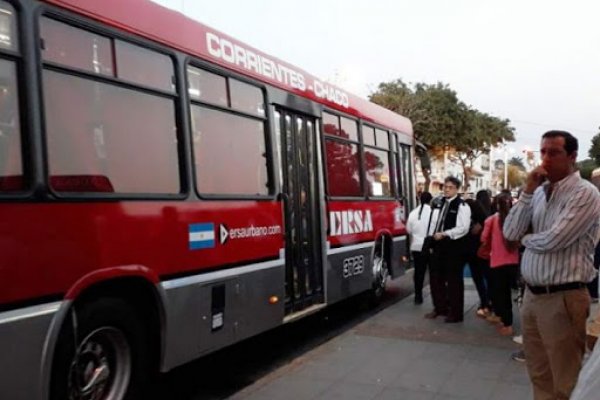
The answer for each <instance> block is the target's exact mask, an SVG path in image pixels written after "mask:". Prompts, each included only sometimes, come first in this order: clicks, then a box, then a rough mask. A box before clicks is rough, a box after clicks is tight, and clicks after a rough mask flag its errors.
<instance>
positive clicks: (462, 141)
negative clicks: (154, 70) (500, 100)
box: [452, 108, 515, 191]
mask: <svg viewBox="0 0 600 400" xmlns="http://www.w3.org/2000/svg"><path fill="white" fill-rule="evenodd" d="M458 123H459V124H461V125H462V128H463V132H462V133H461V135H460V136H458V137H455V138H454V143H453V145H452V147H453V148H454V151H455V156H454V157H453V158H454V159H455V160H458V161H459V162H460V164H461V166H462V168H463V174H464V177H465V183H464V188H465V189H464V190H465V191H468V189H469V186H470V181H471V176H472V175H473V163H474V162H475V160H476V159H477V158H478V157H479V156H481V155H482V154H485V153H489V152H490V151H491V148H492V146H495V145H497V144H498V143H501V142H505V141H513V140H515V138H514V128H512V127H511V126H510V121H509V120H501V119H499V118H496V117H493V116H491V115H488V114H486V113H482V112H480V111H477V110H474V109H471V108H467V109H465V114H464V119H463V120H462V121H458Z"/></svg>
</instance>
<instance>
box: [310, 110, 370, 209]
mask: <svg viewBox="0 0 600 400" xmlns="http://www.w3.org/2000/svg"><path fill="white" fill-rule="evenodd" d="M323 113H329V114H331V115H334V116H336V117H338V128H340V129H341V126H342V123H341V120H340V117H345V118H348V119H351V120H353V121H354V122H356V123H357V124H358V125H360V123H361V120H360V119H359V118H356V117H354V116H352V115H349V114H345V113H342V112H340V111H337V110H334V109H332V108H323V110H322V111H321V116H320V117H319V130H320V134H321V138H320V140H321V152H322V155H321V157H322V159H323V171H322V173H323V182H324V184H325V188H324V194H325V199H326V200H332V201H359V200H367V192H366V184H365V176H364V175H365V172H364V168H363V163H364V156H363V151H362V146H363V145H362V129H361V128H360V126H357V128H358V130H357V133H358V141H354V140H350V139H346V138H342V137H339V136H337V135H328V134H326V133H325V129H324V126H323ZM326 140H333V141H338V142H341V143H350V144H355V145H357V146H358V166H359V168H358V169H359V171H358V172H359V176H360V191H361V195H359V196H333V195H330V194H329V177H328V174H327V147H326Z"/></svg>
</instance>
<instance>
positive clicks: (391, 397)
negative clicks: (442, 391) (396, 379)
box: [375, 387, 436, 400]
mask: <svg viewBox="0 0 600 400" xmlns="http://www.w3.org/2000/svg"><path fill="white" fill-rule="evenodd" d="M435 396H436V394H435V393H433V392H426V391H418V390H412V389H407V388H400V387H398V388H386V389H384V390H383V391H382V392H381V393H379V395H378V396H377V397H375V400H433V399H434V398H435Z"/></svg>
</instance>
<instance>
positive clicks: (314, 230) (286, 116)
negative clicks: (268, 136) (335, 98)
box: [275, 108, 324, 314]
mask: <svg viewBox="0 0 600 400" xmlns="http://www.w3.org/2000/svg"><path fill="white" fill-rule="evenodd" d="M275 123H276V124H277V128H276V129H277V133H278V136H279V139H280V140H279V146H280V152H279V155H280V159H281V165H282V169H281V176H280V179H281V180H282V183H283V186H282V195H281V197H282V199H283V200H284V210H285V211H284V212H285V238H286V245H285V257H286V263H285V265H286V279H285V293H286V314H290V313H295V312H298V311H301V310H304V309H306V308H308V307H311V306H313V305H317V304H320V303H323V301H324V296H323V266H322V261H321V248H320V247H321V238H320V222H319V221H320V220H321V219H320V215H319V195H318V194H319V192H318V183H317V182H318V179H317V173H318V169H317V150H316V149H317V146H316V144H317V137H318V135H317V129H318V128H317V127H316V120H315V118H312V117H308V116H305V115H301V114H298V113H295V112H291V111H288V110H284V109H279V108H278V109H277V110H276V112H275Z"/></svg>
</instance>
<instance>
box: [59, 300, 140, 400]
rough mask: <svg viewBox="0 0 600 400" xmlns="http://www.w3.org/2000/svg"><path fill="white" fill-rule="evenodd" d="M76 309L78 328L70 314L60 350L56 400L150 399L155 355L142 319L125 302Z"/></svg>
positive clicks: (97, 301)
mask: <svg viewBox="0 0 600 400" xmlns="http://www.w3.org/2000/svg"><path fill="white" fill-rule="evenodd" d="M75 308H76V311H72V312H76V318H75V320H76V323H73V321H74V318H73V315H72V314H70V315H69V316H68V317H67V320H66V321H65V324H64V326H63V328H62V329H61V333H60V336H59V339H58V343H57V345H56V349H55V354H54V359H53V363H52V374H51V381H50V382H51V383H50V399H51V400H65V399H73V400H84V399H88V398H90V399H102V400H104V399H106V400H108V399H110V400H134V399H140V398H144V396H143V394H144V393H145V392H146V390H147V389H145V387H144V385H146V383H147V382H148V380H147V379H146V378H147V377H148V376H150V375H149V374H150V373H151V372H152V370H151V368H152V367H151V365H152V357H151V350H152V349H150V348H149V343H150V342H149V337H148V333H147V332H148V329H147V327H146V326H145V325H144V323H143V321H142V320H141V318H140V317H139V313H136V312H135V309H134V308H133V307H132V306H131V305H130V304H129V303H127V302H126V301H124V300H122V299H119V298H101V299H98V300H94V301H92V302H90V303H87V304H84V305H83V306H79V307H75ZM74 325H76V326H77V328H76V329H74V327H73V326H74ZM75 330H76V334H75Z"/></svg>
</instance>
